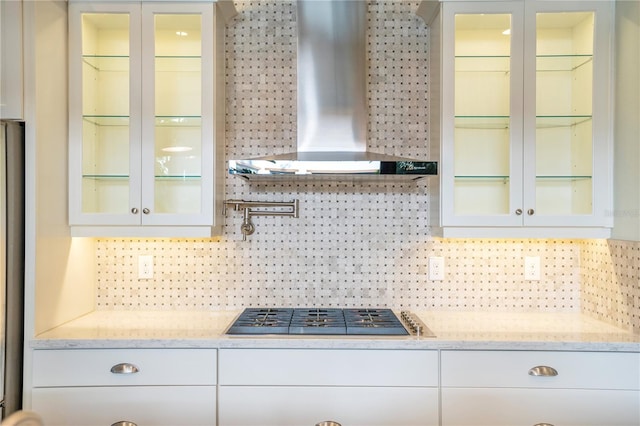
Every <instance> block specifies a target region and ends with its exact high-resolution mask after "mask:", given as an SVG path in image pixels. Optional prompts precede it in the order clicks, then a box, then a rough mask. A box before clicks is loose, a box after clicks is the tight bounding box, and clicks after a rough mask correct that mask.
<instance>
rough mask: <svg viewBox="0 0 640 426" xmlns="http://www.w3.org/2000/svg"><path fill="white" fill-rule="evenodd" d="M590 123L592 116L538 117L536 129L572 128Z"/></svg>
mask: <svg viewBox="0 0 640 426" xmlns="http://www.w3.org/2000/svg"><path fill="white" fill-rule="evenodd" d="M590 121H591V116H590V115H538V116H536V129H551V128H558V127H572V126H577V125H578V124H582V123H587V122H590Z"/></svg>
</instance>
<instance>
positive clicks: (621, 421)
mask: <svg viewBox="0 0 640 426" xmlns="http://www.w3.org/2000/svg"><path fill="white" fill-rule="evenodd" d="M639 400H640V394H639V393H638V391H620V390H590V389H491V388H479V389H475V388H444V389H443V390H442V426H471V425H473V426H535V425H549V426H560V425H562V426H602V425H607V426H631V425H637V424H640V407H638V404H639ZM460 407H464V410H461V409H460Z"/></svg>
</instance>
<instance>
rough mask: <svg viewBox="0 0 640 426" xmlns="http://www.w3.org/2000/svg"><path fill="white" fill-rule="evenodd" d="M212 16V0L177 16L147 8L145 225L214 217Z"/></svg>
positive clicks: (144, 43) (144, 153) (196, 220)
mask: <svg viewBox="0 0 640 426" xmlns="http://www.w3.org/2000/svg"><path fill="white" fill-rule="evenodd" d="M181 9H182V8H181ZM212 21H213V17H212V8H211V5H206V4H205V5H204V6H203V7H199V5H189V7H187V8H184V10H181V11H180V13H176V8H175V6H173V7H172V8H171V9H168V8H163V7H162V5H153V6H151V5H144V6H143V26H144V28H145V30H146V32H145V34H146V35H147V36H148V37H149V38H148V39H143V45H144V46H147V47H150V48H148V49H146V50H145V53H147V55H146V56H145V58H144V62H143V76H144V77H145V79H144V81H143V85H144V88H145V89H146V91H145V93H149V94H150V96H148V97H146V98H144V99H143V115H144V117H145V121H144V123H145V124H144V127H143V133H144V134H145V135H146V136H147V141H148V142H150V143H149V145H148V146H145V147H144V148H143V158H142V161H143V179H144V183H143V194H142V196H143V203H142V204H143V206H144V207H143V208H144V209H145V210H144V211H143V213H144V214H143V221H144V223H152V224H167V223H170V222H171V221H172V219H171V216H172V215H180V218H182V219H180V220H182V221H184V217H185V215H191V216H193V218H192V221H191V222H190V223H194V222H193V221H195V223H198V222H200V221H203V222H207V221H208V222H210V221H211V217H209V218H207V217H204V216H203V215H202V214H203V212H204V210H207V209H206V208H205V207H204V206H208V205H209V204H210V203H209V202H207V201H206V200H207V199H208V197H210V195H208V194H207V192H205V190H204V188H205V187H206V185H208V182H209V179H210V178H209V177H208V176H206V175H207V174H208V175H211V174H212V170H211V169H212V161H213V160H212V153H211V150H210V148H209V146H210V145H211V144H209V146H204V145H205V144H203V141H206V140H209V141H211V140H212V139H213V136H212V128H211V126H210V124H209V123H210V122H211V121H212V120H211V117H212V105H211V104H212V100H211V99H212V98H211V96H205V93H207V91H209V92H210V91H211V90H212V88H213V83H212V78H213V65H212V60H211V58H212V49H213V47H212V45H213V43H212V40H211V37H212V31H211V25H212ZM207 22H208V27H206V28H203V26H204V25H205V23H207ZM203 52H211V53H210V54H209V55H203ZM147 77H148V78H147ZM208 187H209V188H211V186H208ZM208 193H211V191H208ZM146 215H148V216H146ZM198 217H200V219H199V218H198Z"/></svg>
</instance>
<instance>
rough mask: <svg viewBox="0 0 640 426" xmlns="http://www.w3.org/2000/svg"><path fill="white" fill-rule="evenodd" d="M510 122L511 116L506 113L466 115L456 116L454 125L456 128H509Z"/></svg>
mask: <svg viewBox="0 0 640 426" xmlns="http://www.w3.org/2000/svg"><path fill="white" fill-rule="evenodd" d="M509 122H510V118H509V116H506V115H493V116H480V115H465V116H456V117H455V123H454V127H455V128H456V129H508V128H509Z"/></svg>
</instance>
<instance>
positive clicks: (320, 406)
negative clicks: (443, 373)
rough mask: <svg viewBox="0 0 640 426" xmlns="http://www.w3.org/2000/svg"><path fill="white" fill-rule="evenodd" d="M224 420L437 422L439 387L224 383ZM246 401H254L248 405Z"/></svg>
mask: <svg viewBox="0 0 640 426" xmlns="http://www.w3.org/2000/svg"><path fill="white" fill-rule="evenodd" d="M218 392H219V406H218V407H219V408H218V410H219V421H220V425H224V426H256V425H260V426H300V425H314V424H317V423H320V422H322V421H326V420H333V421H335V422H338V423H340V424H343V425H350V426H390V425H393V426H416V425H421V426H436V425H438V422H439V420H438V389H437V388H393V387H385V388H370V387H362V388H357V387H355V388H354V387H288V386H281V387H265V386H262V387H256V386H221V387H220V388H219V391H218ZM248 407H251V408H250V409H248Z"/></svg>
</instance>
